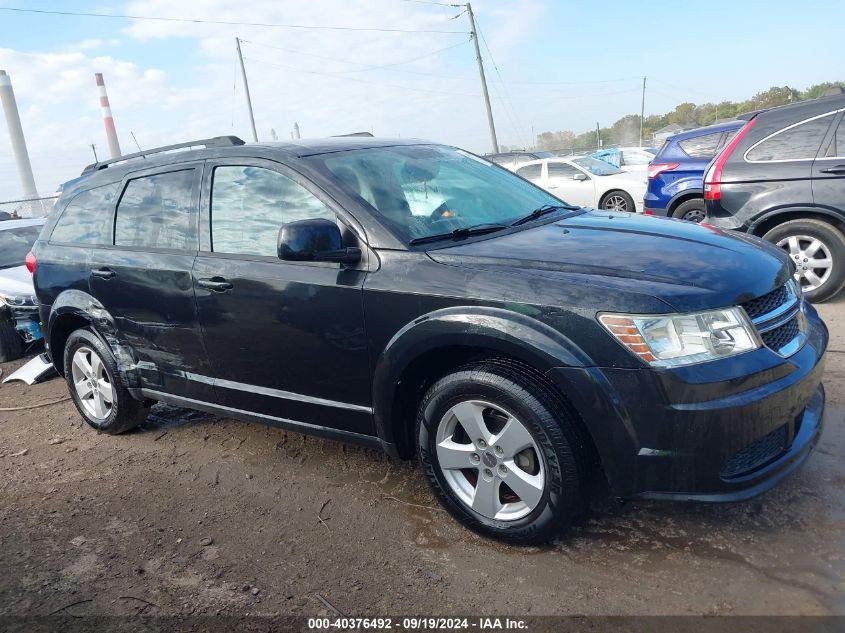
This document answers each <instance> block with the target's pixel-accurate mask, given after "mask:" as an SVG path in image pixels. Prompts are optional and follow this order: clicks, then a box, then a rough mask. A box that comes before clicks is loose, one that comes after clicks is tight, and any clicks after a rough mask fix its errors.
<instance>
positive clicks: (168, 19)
mask: <svg viewBox="0 0 845 633" xmlns="http://www.w3.org/2000/svg"><path fill="white" fill-rule="evenodd" d="M0 11H15V12H17V13H36V14H43V15H63V16H73V17H88V18H112V19H122V20H148V21H157V22H186V23H190V24H218V25H224V26H260V27H267V28H281V29H313V30H324V31H375V32H380V33H441V34H457V35H467V33H466V31H444V30H438V29H388V28H376V27H359V26H316V25H307V24H280V23H273V22H236V21H230V20H201V19H199V18H172V17H161V16H146V15H127V14H118V13H93V12H83V11H48V10H47V9H23V8H20V7H0Z"/></svg>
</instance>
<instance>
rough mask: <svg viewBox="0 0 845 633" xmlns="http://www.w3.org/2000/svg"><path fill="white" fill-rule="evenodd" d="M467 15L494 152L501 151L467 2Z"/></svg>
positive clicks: (472, 16) (470, 7)
mask: <svg viewBox="0 0 845 633" xmlns="http://www.w3.org/2000/svg"><path fill="white" fill-rule="evenodd" d="M467 15H468V16H469V27H470V32H471V33H472V43H473V45H475V61H477V62H478V74H479V75H480V76H481V91H482V92H483V93H484V105H485V106H487V124H488V125H489V126H490V140H491V141H492V142H493V153H494V154H498V153H499V141H498V140H497V139H496V126H495V125H494V124H493V108H492V107H491V106H490V93H488V92H487V78H486V77H485V76H484V64H483V63H482V61H481V49H480V48H479V47H478V32H477V31H476V30H475V16H474V15H473V13H472V5H471V4H470V3H469V2H467Z"/></svg>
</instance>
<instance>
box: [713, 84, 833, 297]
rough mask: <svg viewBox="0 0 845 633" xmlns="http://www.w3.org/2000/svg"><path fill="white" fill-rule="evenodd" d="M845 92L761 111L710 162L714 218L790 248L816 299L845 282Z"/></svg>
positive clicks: (829, 294) (727, 226)
mask: <svg viewBox="0 0 845 633" xmlns="http://www.w3.org/2000/svg"><path fill="white" fill-rule="evenodd" d="M844 115H845V95H840V96H834V97H823V98H820V99H815V100H812V101H803V102H800V103H796V104H792V105H788V106H782V107H779V108H772V109H771V110H765V111H762V112H755V113H751V114H748V115H746V116H744V117H740V118H744V119H745V120H746V123H745V125H744V127H742V129H740V131H739V132H737V134H736V136H735V137H734V138H733V140H732V141H731V142H730V143H728V145H726V146H725V149H724V150H723V151H722V153H721V154H720V155H719V156H717V157H716V158H715V159H714V160H713V162H712V163H711V164H710V166H709V167H708V169H707V172H706V175H705V177H704V200H705V205H706V210H707V219H706V220H705V221H706V222H707V223H708V224H711V225H712V226H716V227H719V228H723V229H734V230H738V231H747V232H749V233H751V234H753V235H760V236H762V237H763V238H764V239H766V240H769V241H770V242H774V243H775V244H777V245H778V246H780V247H781V248H783V249H784V250H785V251H786V252H787V253H788V254H789V257H790V259H791V260H792V262H793V264H794V265H795V269H796V271H795V277H796V279H798V280H799V281H800V282H801V286H802V287H803V289H804V292H805V293H806V296H807V298H808V299H809V300H811V301H824V300H825V299H829V298H830V297H832V296H834V295H835V294H836V293H837V292H839V290H840V289H841V288H842V286H843V285H845V235H843V232H845V116H844Z"/></svg>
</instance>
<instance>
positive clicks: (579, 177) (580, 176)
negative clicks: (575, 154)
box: [572, 171, 589, 180]
mask: <svg viewBox="0 0 845 633" xmlns="http://www.w3.org/2000/svg"><path fill="white" fill-rule="evenodd" d="M572 180H589V178H588V176H587V174H583V173H581V172H580V171H579V172H578V173H577V174H575V175H574V176H572Z"/></svg>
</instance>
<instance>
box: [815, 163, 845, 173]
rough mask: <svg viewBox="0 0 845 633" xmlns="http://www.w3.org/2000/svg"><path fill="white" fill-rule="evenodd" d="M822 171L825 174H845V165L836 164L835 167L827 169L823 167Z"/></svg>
mask: <svg viewBox="0 0 845 633" xmlns="http://www.w3.org/2000/svg"><path fill="white" fill-rule="evenodd" d="M821 172H822V173H823V174H845V165H836V166H835V167H828V168H827V169H822V170H821Z"/></svg>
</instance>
